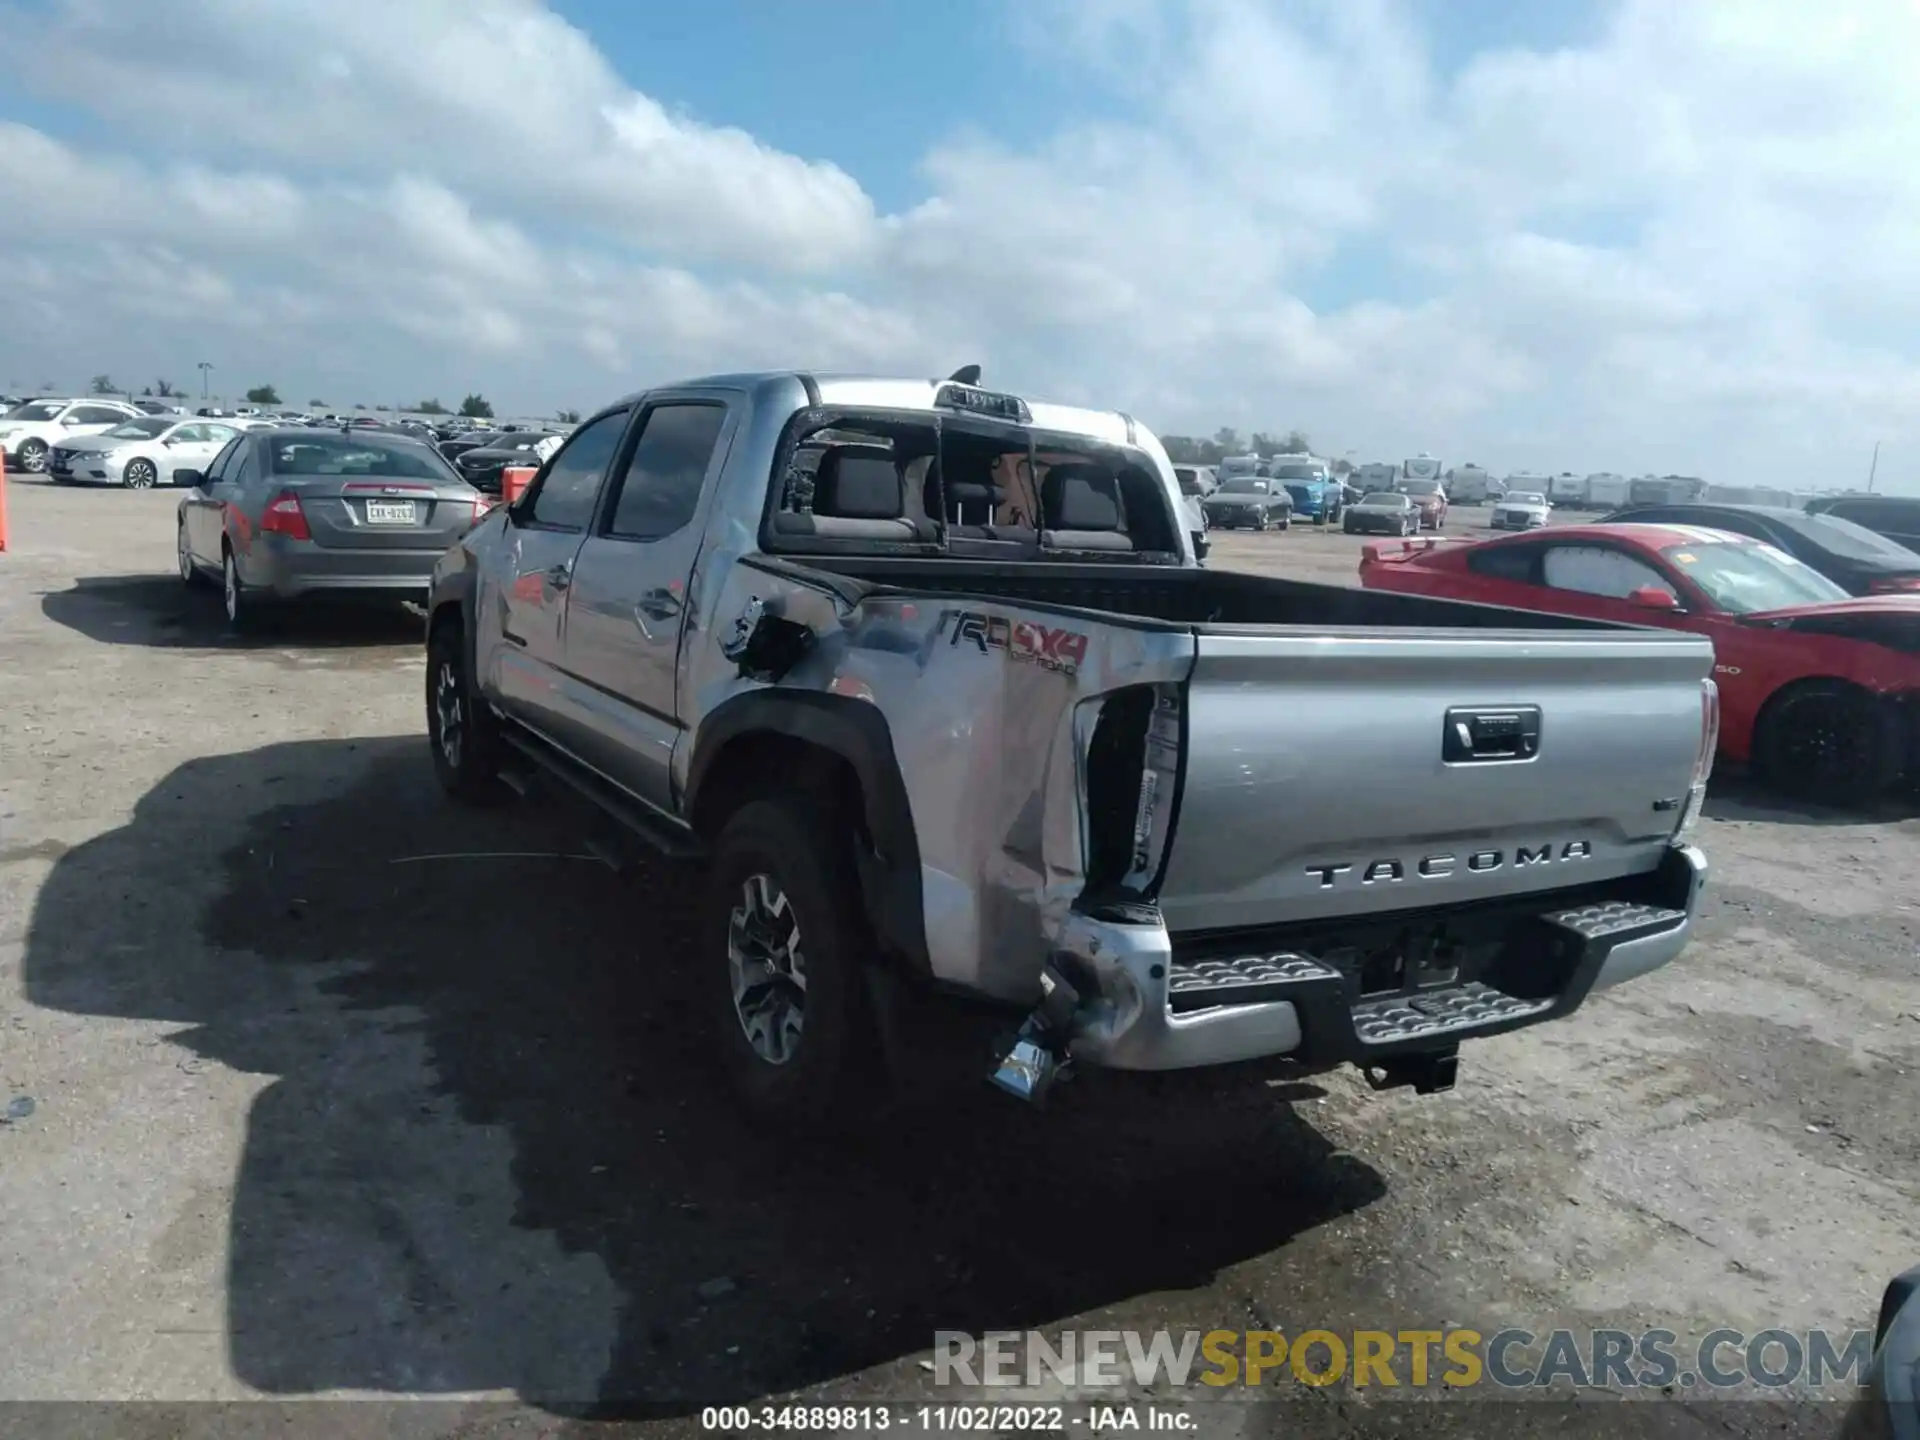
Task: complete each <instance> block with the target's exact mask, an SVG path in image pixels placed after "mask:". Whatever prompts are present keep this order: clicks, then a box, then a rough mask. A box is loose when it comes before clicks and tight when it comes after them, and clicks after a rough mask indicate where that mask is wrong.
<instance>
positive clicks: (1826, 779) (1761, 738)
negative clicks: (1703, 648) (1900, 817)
mask: <svg viewBox="0 0 1920 1440" xmlns="http://www.w3.org/2000/svg"><path fill="white" fill-rule="evenodd" d="M1753 759H1754V768H1755V769H1757V770H1758V771H1759V772H1760V777H1761V779H1763V780H1764V781H1765V782H1766V783H1767V784H1768V785H1769V786H1771V787H1772V788H1773V789H1775V790H1778V791H1779V792H1780V793H1781V794H1783V795H1789V796H1792V797H1793V798H1794V799H1797V800H1811V801H1814V802H1816V803H1819V804H1827V805H1857V804H1859V803H1860V802H1862V801H1864V800H1871V799H1872V798H1873V797H1874V796H1876V795H1878V794H1880V793H1881V792H1882V791H1884V790H1886V789H1887V787H1888V786H1890V785H1892V784H1893V782H1894V781H1895V780H1896V779H1897V778H1898V777H1899V774H1900V771H1901V768H1902V756H1901V745H1900V724H1899V719H1898V717H1897V716H1896V715H1895V714H1894V712H1893V710H1892V709H1891V707H1889V706H1888V705H1886V704H1885V703H1884V702H1882V701H1881V700H1880V699H1879V698H1878V697H1877V696H1874V695H1872V694H1869V693H1868V692H1867V691H1865V690H1862V689H1860V688H1859V687H1858V686H1855V685H1849V684H1846V683H1845V682H1844V681H1839V680H1830V681H1816V682H1813V683H1811V684H1807V685H1801V686H1799V687H1797V688H1795V689H1792V690H1789V691H1787V692H1786V693H1785V694H1782V695H1776V696H1775V697H1774V698H1773V699H1771V700H1769V701H1768V702H1767V704H1766V708H1765V709H1763V710H1762V711H1761V712H1760V719H1759V721H1758V722H1757V723H1756V724H1755V726H1754V734H1753Z"/></svg>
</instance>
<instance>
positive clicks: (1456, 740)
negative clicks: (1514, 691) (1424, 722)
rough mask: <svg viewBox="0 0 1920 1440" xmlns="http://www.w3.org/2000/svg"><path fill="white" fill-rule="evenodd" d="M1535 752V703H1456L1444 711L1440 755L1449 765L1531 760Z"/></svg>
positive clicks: (1537, 732) (1537, 750)
mask: <svg viewBox="0 0 1920 1440" xmlns="http://www.w3.org/2000/svg"><path fill="white" fill-rule="evenodd" d="M1539 753H1540V707H1539V706H1538V705H1502V706H1498V707H1494V706H1477V705H1456V706H1454V707H1453V708H1452V709H1451V710H1449V711H1447V714H1446V725H1445V727H1444V729H1443V731H1442V733H1441V741H1440V758H1441V759H1443V760H1445V761H1446V762H1447V763H1448V764H1449V765H1471V764H1476V763H1480V762H1484V761H1488V760H1531V759H1533V757H1534V756H1535V755H1537V754H1539Z"/></svg>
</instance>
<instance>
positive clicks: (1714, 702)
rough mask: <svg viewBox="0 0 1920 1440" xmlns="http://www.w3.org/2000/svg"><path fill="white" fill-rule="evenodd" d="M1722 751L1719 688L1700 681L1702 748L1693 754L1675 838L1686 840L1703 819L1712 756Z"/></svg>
mask: <svg viewBox="0 0 1920 1440" xmlns="http://www.w3.org/2000/svg"><path fill="white" fill-rule="evenodd" d="M1719 750H1720V687H1719V686H1718V685H1716V684H1714V683H1713V681H1711V680H1702V681H1701V682H1700V749H1699V752H1698V753H1697V754H1695V756H1694V757H1693V778H1692V780H1691V781H1690V782H1689V783H1688V785H1687V803H1686V804H1685V805H1683V806H1682V807H1681V808H1680V823H1679V824H1678V825H1676V826H1674V827H1673V838H1674V839H1676V840H1684V839H1685V838H1686V837H1687V834H1688V832H1690V831H1691V830H1692V829H1693V827H1694V825H1695V824H1696V823H1697V822H1698V821H1699V819H1700V810H1701V807H1702V806H1703V805H1705V804H1706V801H1707V781H1708V780H1709V779H1711V778H1712V776H1713V757H1714V756H1715V755H1716V754H1718V753H1719Z"/></svg>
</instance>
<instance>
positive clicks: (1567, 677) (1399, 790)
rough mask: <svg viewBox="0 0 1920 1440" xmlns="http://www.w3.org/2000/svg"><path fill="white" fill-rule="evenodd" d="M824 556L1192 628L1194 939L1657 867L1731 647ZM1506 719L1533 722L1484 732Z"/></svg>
mask: <svg viewBox="0 0 1920 1440" xmlns="http://www.w3.org/2000/svg"><path fill="white" fill-rule="evenodd" d="M754 563H768V562H766V561H765V560H764V559H763V560H759V561H756V562H754ZM771 563H773V564H775V565H783V564H785V563H786V562H784V561H773V562H771ZM804 573H806V574H807V575H809V576H810V578H811V582H812V583H814V584H816V585H817V584H819V583H821V580H822V578H823V574H824V575H826V576H830V577H832V578H831V580H830V582H829V583H831V584H832V585H833V586H834V588H836V589H838V590H840V591H841V593H842V594H843V596H844V598H845V599H846V600H847V601H848V602H849V603H853V604H858V603H860V602H862V601H867V602H884V601H887V600H890V599H893V598H896V597H898V598H902V599H907V598H913V597H924V596H928V595H952V596H953V597H954V598H955V600H956V601H959V602H962V603H968V602H971V603H975V604H981V602H984V604H983V605H982V608H986V609H993V608H995V606H996V605H997V606H998V607H999V608H1001V609H1006V610H1011V611H1012V612H1014V615H1015V618H1018V617H1019V615H1020V614H1021V613H1027V614H1031V613H1032V612H1035V611H1041V612H1045V611H1049V610H1059V611H1063V612H1065V613H1066V614H1067V615H1069V616H1070V617H1078V622H1077V627H1076V628H1081V627H1083V628H1086V629H1088V630H1090V631H1091V632H1092V633H1093V635H1094V641H1093V643H1094V645H1095V646H1096V647H1098V646H1100V645H1101V644H1102V641H1101V640H1100V638H1099V637H1100V634H1101V632H1102V631H1103V630H1109V631H1110V630H1112V629H1113V628H1116V627H1117V628H1122V629H1124V628H1128V627H1132V628H1136V629H1148V630H1153V631H1158V632H1161V633H1162V634H1165V632H1168V631H1178V632H1180V633H1181V634H1182V635H1183V636H1185V637H1188V644H1189V645H1190V647H1191V648H1190V649H1189V650H1188V651H1187V653H1188V654H1189V655H1190V657H1191V658H1190V660H1189V661H1188V662H1187V664H1186V666H1185V667H1184V670H1183V672H1182V673H1181V675H1180V682H1181V688H1182V694H1183V701H1182V721H1181V723H1182V730H1183V736H1182V745H1181V752H1182V757H1183V758H1182V763H1181V772H1180V777H1179V781H1178V785H1179V798H1178V800H1177V802H1176V803H1177V812H1178V820H1177V825H1176V834H1175V836H1174V838H1173V840H1172V843H1171V848H1170V858H1169V860H1168V862H1167V865H1166V868H1165V870H1164V873H1163V876H1162V879H1161V882H1160V884H1159V887H1158V900H1159V904H1160V907H1161V909H1162V911H1163V912H1164V914H1165V917H1166V922H1167V925H1168V927H1169V929H1170V930H1172V931H1173V932H1174V933H1175V934H1176V935H1178V934H1181V933H1192V932H1198V931H1207V930H1215V929H1232V928H1238V927H1246V926H1253V927H1263V926H1272V925H1276V924H1286V925H1298V924H1310V923H1317V922H1321V921H1327V920H1333V919H1338V918H1341V917H1346V918H1349V919H1350V918H1352V917H1355V916H1358V915H1369V914H1370V915H1384V914H1388V913H1394V912H1400V911H1407V910H1415V909H1419V908H1421V907H1424V906H1431V905H1452V904H1461V903H1477V902H1499V901H1507V900H1513V899H1516V898H1518V897H1521V896H1526V895H1538V894H1540V893H1542V892H1553V891H1570V890H1573V889H1577V888H1579V887H1582V886H1590V885H1596V884H1606V883H1609V882H1617V881H1622V880H1626V879H1629V878H1631V877H1634V876H1638V875H1644V874H1647V873H1649V872H1651V871H1653V870H1655V869H1656V868H1658V867H1659V866H1660V864H1661V863H1662V859H1663V856H1664V855H1665V854H1666V852H1667V849H1668V847H1669V845H1670V843H1671V842H1672V840H1673V837H1674V832H1675V828H1676V822H1678V821H1679V819H1680V817H1681V814H1682V810H1683V807H1684V806H1686V804H1687V800H1688V796H1689V794H1690V793H1691V791H1692V789H1693V787H1694V785H1695V783H1696V781H1695V769H1696V766H1697V765H1698V763H1699V757H1700V752H1701V745H1702V734H1703V707H1704V705H1705V704H1706V700H1705V696H1706V694H1707V693H1708V692H1709V691H1710V689H1711V682H1710V679H1709V677H1710V676H1711V673H1712V666H1713V650H1712V646H1711V645H1710V644H1709V643H1708V642H1707V641H1705V640H1704V639H1702V638H1701V637H1699V636H1696V635H1690V634H1686V633H1684V632H1679V631H1672V630H1662V629H1656V628H1653V627H1641V626H1623V625H1612V624H1608V623H1606V622H1603V621H1595V620H1588V619H1584V618H1576V617H1573V616H1566V615H1549V614H1543V613H1539V612H1535V611H1526V610H1512V609H1507V608H1504V607H1499V606H1490V605H1479V604H1474V603H1471V602H1465V601H1457V600H1446V599H1437V598H1432V597H1427V596H1417V595H1404V594H1398V593H1395V592H1392V591H1384V590H1362V589H1358V588H1351V589H1350V588H1347V587H1344V586H1339V585H1326V584H1313V583H1310V582H1304V581H1297V580H1284V579H1277V578H1269V577H1266V576H1257V575H1243V574H1235V573H1232V572H1230V571H1218V570H1205V569H1175V568H1172V567H1166V568H1161V567H1148V566H1139V567H1121V566H1113V565H1101V564H1049V563H1033V562H1025V563H1017V564H993V563H969V562H966V561H958V562H955V561H950V560H939V559H926V560H922V559H892V558H889V559H884V560H882V559H867V558H864V557H863V558H857V559H856V558H853V557H846V558H841V557H835V558H834V559H832V560H830V561H814V560H811V559H810V560H809V562H808V566H807V569H806V571H805V572H804ZM1037 618H1038V617H1037ZM1009 683H1012V682H1009ZM1010 693H1011V692H1010ZM1002 703H1004V704H1005V705H1007V706H1010V707H1018V706H1023V705H1025V704H1028V703H1031V702H1029V701H1027V700H1024V699H1022V700H1013V699H1011V698H1010V699H1008V700H1006V701H1005V702H1002ZM1463 724H1464V726H1465V727H1466V731H1465V732H1463V731H1462V726H1463ZM1503 727H1509V728H1514V729H1517V730H1519V731H1522V732H1529V731H1530V738H1529V739H1526V740H1524V742H1523V741H1521V740H1519V739H1514V740H1510V741H1509V740H1501V739H1497V738H1496V739H1491V740H1488V741H1486V743H1485V744H1483V743H1482V739H1481V737H1482V736H1483V735H1485V736H1497V735H1499V734H1501V733H1503ZM1463 733H1469V734H1470V735H1471V737H1472V739H1471V743H1470V744H1469V745H1468V748H1467V749H1466V750H1465V751H1464V752H1463V751H1461V750H1460V749H1459V744H1460V743H1462V742H1460V740H1459V737H1460V736H1461V735H1462V734H1463ZM1507 743H1512V744H1515V745H1522V744H1523V745H1524V749H1523V750H1522V751H1518V752H1516V753H1505V752H1504V751H1503V749H1502V746H1503V745H1505V744H1507ZM1128 813H1131V811H1130V810H1129V811H1128Z"/></svg>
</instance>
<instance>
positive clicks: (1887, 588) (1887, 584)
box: [1867, 575, 1920, 595]
mask: <svg viewBox="0 0 1920 1440" xmlns="http://www.w3.org/2000/svg"><path fill="white" fill-rule="evenodd" d="M1867 593H1868V594H1869V595H1920V575H1895V576H1892V577H1891V578H1889V579H1886V580H1875V581H1874V582H1873V583H1872V584H1870V585H1869V586H1867Z"/></svg>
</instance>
